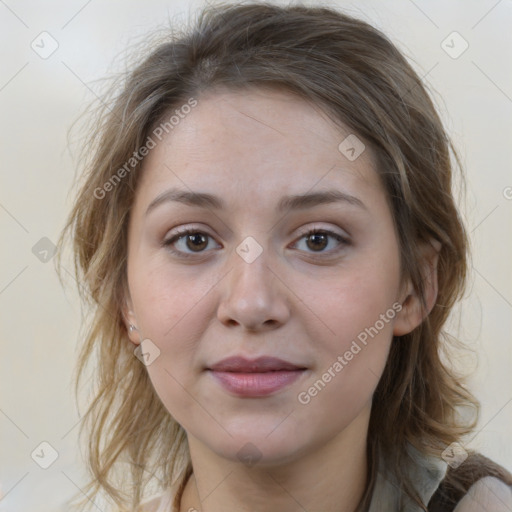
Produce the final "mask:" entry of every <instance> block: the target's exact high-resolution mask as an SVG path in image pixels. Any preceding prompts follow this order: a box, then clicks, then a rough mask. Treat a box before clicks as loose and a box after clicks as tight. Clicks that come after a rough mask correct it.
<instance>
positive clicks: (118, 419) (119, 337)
mask: <svg viewBox="0 0 512 512" xmlns="http://www.w3.org/2000/svg"><path fill="white" fill-rule="evenodd" d="M150 46H151V47H150V49H148V52H147V53H146V54H145V55H144V57H143V59H142V60H141V61H140V62H138V64H137V65H136V66H135V67H134V68H132V69H131V70H128V72H126V73H125V74H124V75H123V82H122V86H121V87H120V88H118V89H116V90H115V92H112V91H114V89H112V91H111V94H110V96H109V97H107V96H106V97H105V98H107V99H106V100H105V102H104V103H103V104H102V105H103V106H102V107H101V108H100V110H99V112H98V114H97V117H95V118H94V129H93V130H92V133H91V134H90V136H89V138H88V139H87V140H86V142H85V144H84V147H85V148H86V153H85V156H86V158H85V159H84V163H83V167H84V169H83V182H82V183H81V185H80V189H79V191H78V194H77V197H76V199H75V202H74V205H73V208H72V210H71V212H70V214H69V217H68V219H67V222H66V225H65V227H64V229H63V232H62V233H61V237H60V239H59V242H58V244H59V247H62V246H63V245H64V243H65V241H66V240H67V239H68V237H71V238H72V250H73V263H74V272H75V276H76V279H77V281H78V282H79V283H80V287H79V290H80V296H81V298H82V300H83V302H84V303H86V302H87V303H88V304H89V306H90V307H91V309H90V311H91V312H92V318H91V319H90V320H89V321H88V323H87V327H88V329H87V332H86V334H85V340H84V343H83V345H82V347H81V352H80V355H79V359H78V364H77V370H76V380H75V393H77V394H78V389H79V383H80V382H81V379H83V374H84V373H85V368H86V366H87V364H88V363H89V362H91V361H94V359H93V355H94V354H96V359H95V366H94V372H95V373H94V375H95V382H96V384H97V386H96V389H95V392H94V397H93V399H92V400H91V402H90V404H89V407H88V409H87V411H86V413H85V417H84V418H83V420H84V421H83V422H82V424H81V427H80V436H82V435H83V433H84V432H87V435H88V442H89V444H88V448H87V450H88V453H87V456H88V458H87V462H88V468H89V471H90V472H91V474H92V476H93V480H92V481H91V482H90V483H89V486H88V487H87V492H88V491H89V490H92V492H93V496H96V495H97V494H98V493H99V492H100V490H102V491H104V492H106V494H107V495H108V497H110V498H111V499H112V500H113V501H114V502H115V504H116V506H117V507H119V508H120V509H123V510H124V509H125V508H126V507H130V508H129V510H136V509H137V507H139V506H140V503H141V501H142V500H143V499H144V493H145V489H147V486H148V484H149V483H150V482H154V479H155V478H156V479H157V480H159V483H160V485H161V488H162V489H163V488H166V487H168V486H169V485H171V484H173V485H174V484H176V483H178V484H179V488H180V491H179V492H178V495H177V496H176V501H175V504H176V503H177V502H178V500H179V498H180V495H181V491H182V490H183V487H184V484H185V482H186V479H187V477H188V476H189V475H190V473H191V471H192V467H191V460H190V454H189V452H188V446H187V439H186V433H185V431H184V429H183V428H182V427H181V425H179V424H178V423H177V422H176V421H175V420H174V419H173V418H172V416H171V415H170V414H169V412H168V411H167V410H166V408H165V407H164V406H163V404H162V403H161V401H160V400H159V398H158V396H157V395H156V393H155V391H154V389H153V387H152V384H151V381H150V380H149V377H148V373H147V370H146V368H145V366H144V365H143V364H141V363H140V362H139V360H138V359H137V358H136V357H134V355H133V345H132V344H131V343H130V342H129V339H128V333H127V330H126V324H125V320H124V318H123V315H122V311H121V305H122V304H124V301H125V298H126V291H127V272H126V263H127V228H128V222H129V215H130V208H131V205H132V203H133V200H134V195H135V193H136V189H137V183H138V181H139V179H140V176H141V172H142V169H143V159H141V161H137V162H136V163H135V165H133V169H132V170H131V172H126V173H123V176H122V179H119V180H117V182H116V183H115V184H113V185H112V186H111V187H109V190H108V193H102V194H101V196H102V197H99V196H100V194H99V193H98V190H100V189H103V190H107V187H105V184H106V183H107V182H109V181H110V183H112V178H113V176H114V175H115V174H116V171H117V172H118V170H119V169H121V168H123V166H126V162H128V161H129V160H130V158H131V157H132V156H133V155H135V154H136V153H137V151H138V150H139V148H141V147H142V146H143V145H144V144H145V143H146V141H147V140H148V137H149V136H150V135H151V133H152V131H153V130H154V128H155V127H156V126H158V125H159V124H160V123H162V121H163V120H164V119H167V118H168V116H169V115H170V113H171V112H172V111H174V110H175V109H177V108H179V107H180V106H182V105H184V104H186V103H187V102H188V101H190V98H198V99H199V101H200V97H201V93H203V92H206V91H211V90H213V89H214V88H218V87H223V88H227V89H228V90H230V91H248V90H249V89H251V88H259V89H261V88H266V87H268V88H279V89H281V90H285V91H288V92H290V93H291V94H297V95H299V96H300V97H301V98H303V99H304V101H307V102H311V103H312V104H314V105H316V106H317V107H318V108H320V109H322V111H323V112H324V113H325V114H326V115H327V116H329V117H330V118H331V119H332V120H333V121H334V122H336V123H338V124H340V126H345V127H348V128H349V129H350V130H351V131H352V132H353V133H355V134H357V136H358V137H359V138H360V139H362V140H363V141H364V143H365V144H366V145H368V146H369V147H370V148H371V150H372V151H373V153H374V155H375V157H376V162H377V172H378V174H379V176H380V179H381V181H382V184H383V186H384V188H385V190H386V194H387V198H388V201H389V205H390V209H391V212H392V216H393V219H394V224H395V229H396V232H397V236H398V243H399V249H400V264H401V273H402V274H401V275H402V278H403V279H409V280H410V282H411V283H412V285H413V287H414V290H415V291H416V293H417V294H418V296H419V297H420V298H423V297H424V291H425V286H424V280H425V278H426V277H427V276H425V273H424V271H422V268H423V267H422V261H423V260H422V257H423V256H422V252H421V246H422V244H424V243H428V242H429V241H431V240H436V241H438V242H439V243H440V244H441V248H440V250H439V256H438V268H437V276H438V295H437V300H436V303H435V305H434V306H433V308H432V309H431V311H430V313H429V314H428V315H426V317H425V319H424V320H423V322H422V323H421V324H420V325H419V326H418V327H417V328H416V329H414V330H413V331H412V332H410V333H409V334H406V335H404V336H400V337H395V338H394V339H393V340H392V344H391V349H390V353H389V356H388V360H387V363H386V366H385V369H384V372H383V375H382V377H381V379H380V381H379V383H378V386H377V388H376V391H375V394H374V398H373V405H372V410H371V418H370V424H369V430H368V441H367V443H368V462H369V467H370V468H371V471H369V474H368V482H367V484H368V485H367V490H366V492H365V495H364V497H363V500H362V502H361V506H366V505H367V504H368V503H369V500H370V498H371V489H372V487H373V483H374V481H375V478H376V461H377V459H378V457H380V456H384V457H386V459H387V460H388V461H389V467H390V468H391V470H392V471H393V473H394V474H395V475H396V477H397V481H398V482H400V483H401V485H402V491H403V493H404V495H407V496H409V498H410V499H412V500H413V501H414V502H415V503H417V504H418V505H420V506H421V507H422V508H423V509H424V510H426V505H427V504H425V503H422V502H421V499H420V497H419V494H418V492H417V490H416V489H415V488H414V486H413V484H412V482H411V481H410V480H409V475H408V474H405V472H404V465H403V463H404V461H406V460H407V459H408V458H409V454H408V452H407V449H406V444H407V442H409V443H411V444H412V445H413V446H414V447H416V448H417V449H418V450H420V451H421V453H423V454H427V455H429V454H433V455H436V456H440V454H441V452H442V451H443V450H444V449H445V448H446V447H447V446H448V445H450V444H451V443H453V442H457V441H460V440H461V439H462V438H463V437H464V436H466V435H467V434H469V433H470V432H471V431H472V430H473V429H474V427H475V425H476V421H477V418H478V410H479V404H478V402H477V400H476V399H475V398H474V397H473V395H472V394H471V393H470V392H469V391H468V389H467V387H466V386H465V385H464V382H463V379H462V377H461V375H458V374H457V373H456V372H455V370H454V369H453V368H452V365H451V363H450V362H449V361H448V357H447V355H446V354H447V353H448V352H447V350H448V348H449V347H453V346H455V345H457V346H458V345H460V343H459V342H458V341H457V340H456V339H455V338H453V337H452V336H450V335H448V333H447V332H446V331H445V330H444V329H443V326H444V324H445V322H446V320H447V319H448V316H449V314H450V312H451V310H452V308H453V306H454V304H455V303H456V302H457V301H458V300H459V299H460V298H462V296H463V293H464V290H465V284H466V274H467V267H468V257H469V252H468V239H467V234H466V232H465V228H464V225H463V222H462V220H461V217H460V214H459V212H458V209H457V206H456V204H455V200H454V195H453V192H452V187H453V186H454V183H453V182H454V176H452V174H453V170H454V169H456V168H457V169H459V170H460V169H461V168H462V166H461V163H460V159H459V157H458V156H457V153H456V151H455V149H454V147H453V145H452V143H451V141H450V139H449V137H448V136H447V134H446V132H445V130H444V128H443V124H442V122H441V120H440V117H439V115H438V113H437V111H436V108H435V107H434V103H433V101H432V99H431V97H430V95H429V93H428V92H427V89H426V87H425V85H424V84H423V83H422V80H421V78H420V77H419V76H418V74H417V73H416V72H415V71H414V70H413V68H412V66H411V65H410V64H409V63H408V61H407V60H406V58H405V57H404V56H403V55H402V54H401V52H400V51H399V50H398V49H397V48H396V47H395V45H394V44H393V43H392V42H391V41H390V40H389V39H388V38H387V37H386V36H385V35H384V34H382V33H381V32H380V31H379V30H377V29H376V28H374V27H372V26H371V25H369V24H367V23H366V22H364V21H361V20H359V19H356V18H353V17H351V16H348V15H346V14H344V13H342V12H339V11H337V10H334V9H331V8H329V7H321V6H317V7H307V6H301V5H289V6H277V5H271V4H269V3H264V2H252V3H244V4H222V5H216V6H215V7H205V8H203V10H202V11H200V12H199V14H198V16H197V19H196V21H195V23H194V24H193V25H192V26H191V27H190V28H189V29H188V30H186V31H184V32H183V33H180V34H178V35H176V34H175V33H174V32H173V30H170V31H168V32H167V34H166V36H165V38H164V40H163V41H162V40H160V41H159V42H158V44H157V45H156V46H153V45H150ZM132 163H133V162H132ZM130 165H132V164H130ZM125 169H126V167H125ZM118 176H121V174H118ZM59 254H60V251H59ZM57 261H58V266H59V268H60V267H61V266H62V263H61V259H60V256H59V258H58V260H57ZM60 271H62V269H61V268H60ZM423 304H424V305H425V304H426V302H425V301H424V300H423ZM461 410H469V411H470V412H472V414H470V415H469V416H468V415H466V416H465V417H464V415H462V414H461V413H460V411H461ZM123 463H127V464H129V467H130V472H129V475H130V478H131V480H130V481H129V482H127V480H128V477H127V472H126V471H125V472H121V473H120V477H119V475H118V470H119V468H121V467H122V464H123ZM88 499H90V498H88ZM365 504H366V505H365Z"/></svg>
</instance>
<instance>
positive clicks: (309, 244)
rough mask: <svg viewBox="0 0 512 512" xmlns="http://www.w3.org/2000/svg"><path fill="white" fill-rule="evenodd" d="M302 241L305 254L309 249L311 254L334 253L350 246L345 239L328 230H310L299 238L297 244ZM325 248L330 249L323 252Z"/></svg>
mask: <svg viewBox="0 0 512 512" xmlns="http://www.w3.org/2000/svg"><path fill="white" fill-rule="evenodd" d="M302 240H305V246H306V248H307V249H305V250H306V252H308V249H309V251H310V252H313V253H332V252H334V253H335V252H338V251H339V250H341V248H343V247H344V246H346V245H349V244H350V242H349V240H348V239H347V238H346V237H344V236H342V235H340V234H339V233H336V232H334V231H330V230H328V229H316V228H315V229H310V230H309V231H307V232H306V233H304V234H303V235H302V236H301V237H300V239H299V242H300V241H302ZM333 240H334V241H333ZM299 242H296V243H295V246H298V245H299ZM333 245H334V248H332V246H333ZM327 247H331V248H330V249H329V250H325V249H326V248H327ZM299 249H300V247H299Z"/></svg>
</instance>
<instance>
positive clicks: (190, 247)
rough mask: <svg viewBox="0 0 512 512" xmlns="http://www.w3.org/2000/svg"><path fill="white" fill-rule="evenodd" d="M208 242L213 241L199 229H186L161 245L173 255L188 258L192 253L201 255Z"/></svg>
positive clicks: (179, 231)
mask: <svg viewBox="0 0 512 512" xmlns="http://www.w3.org/2000/svg"><path fill="white" fill-rule="evenodd" d="M210 240H213V239H212V237H211V236H210V235H209V234H208V233H205V232H204V231H200V230H199V229H194V228H187V229H182V230H178V231H177V232H175V233H174V235H173V236H171V238H169V239H167V240H165V241H164V242H163V244H162V245H164V246H165V247H167V248H168V249H169V250H170V251H171V252H172V253H173V254H176V255H178V256H182V257H184V258H188V257H189V256H191V255H193V254H194V253H195V254H201V253H203V252H205V249H206V248H207V247H208V246H209V245H210V244H209V242H210ZM217 245H218V244H217Z"/></svg>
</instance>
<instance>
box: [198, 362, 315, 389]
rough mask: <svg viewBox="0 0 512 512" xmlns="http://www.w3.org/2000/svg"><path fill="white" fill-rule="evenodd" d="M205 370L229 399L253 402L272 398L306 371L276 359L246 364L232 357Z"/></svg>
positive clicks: (303, 368)
mask: <svg viewBox="0 0 512 512" xmlns="http://www.w3.org/2000/svg"><path fill="white" fill-rule="evenodd" d="M206 370H207V371H208V372H209V373H210V374H211V375H212V376H213V378H214V381H215V382H217V383H218V384H220V385H221V387H222V389H224V390H225V391H228V392H229V393H230V394H231V395H235V396H237V397H244V398H257V397H264V396H267V395H271V394H275V393H277V392H278V391H280V390H281V389H283V388H285V387H287V386H289V385H291V384H292V383H293V382H295V381H296V380H297V379H299V378H300V377H302V376H303V375H304V373H305V371H306V368H305V367H303V366H298V365H295V364H293V363H290V362H289V361H284V360H283V359H279V358H276V357H270V356H262V357H258V358H257V359H253V360H250V359H246V358H245V357H240V356H234V357H228V358H227V359H223V360H222V361H219V362H218V363H215V364H214V365H212V366H210V367H209V368H206Z"/></svg>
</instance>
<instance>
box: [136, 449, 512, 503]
mask: <svg viewBox="0 0 512 512" xmlns="http://www.w3.org/2000/svg"><path fill="white" fill-rule="evenodd" d="M407 450H408V452H409V454H410V455H411V458H412V462H410V463H409V465H408V468H407V471H406V473H407V474H408V475H409V477H410V478H411V482H412V484H413V485H414V486H415V488H416V490H417V491H418V494H419V495H420V497H421V499H422V500H423V502H424V503H428V502H429V501H430V499H431V498H432V496H433V494H434V493H435V491H436V489H437V488H438V487H439V484H440V483H441V481H442V480H443V478H444V477H445V475H446V471H447V469H448V465H447V463H446V462H445V461H444V460H442V459H440V458H437V457H434V456H427V455H423V454H422V453H421V452H419V451H418V450H417V449H416V448H414V447H413V446H412V445H411V444H408V445H407ZM400 494H401V491H400V488H399V486H398V485H397V483H396V479H395V478H394V476H393V474H392V473H391V472H390V471H388V470H387V468H386V463H385V461H383V460H382V459H379V468H378V471H377V476H376V480H375V486H374V489H373V494H372V499H371V503H370V508H369V509H368V512H399V510H400V509H399V503H400ZM173 498H174V493H173V492H172V491H171V490H170V489H169V490H167V491H166V492H165V493H163V494H162V495H160V496H158V497H156V498H153V499H151V500H150V501H148V502H146V503H145V504H143V506H142V507H143V508H142V511H143V512H177V511H174V510H172V501H173ZM510 511H512V489H511V488H510V487H509V486H508V485H506V484H505V483H504V482H502V481H501V480H499V479H497V478H494V477H485V478H482V479H480V480H478V481H477V482H475V483H474V484H473V485H472V486H471V488H470V489H469V491H468V493H467V494H466V495H465V496H464V497H463V498H462V500H461V501H460V502H459V503H458V504H457V506H456V507H455V510H454V512H510ZM402 512H423V510H422V508H421V507H420V506H419V505H417V504H416V503H414V502H412V500H410V499H409V498H408V497H407V496H405V497H404V508H403V511H402Z"/></svg>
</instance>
